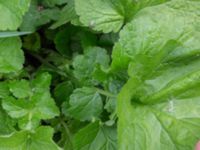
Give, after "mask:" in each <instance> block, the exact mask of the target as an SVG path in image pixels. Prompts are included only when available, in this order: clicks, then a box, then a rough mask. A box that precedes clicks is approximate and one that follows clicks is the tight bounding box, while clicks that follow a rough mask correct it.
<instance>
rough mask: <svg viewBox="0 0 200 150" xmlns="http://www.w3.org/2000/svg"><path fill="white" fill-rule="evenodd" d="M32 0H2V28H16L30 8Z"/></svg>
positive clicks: (0, 2)
mask: <svg viewBox="0 0 200 150" xmlns="http://www.w3.org/2000/svg"><path fill="white" fill-rule="evenodd" d="M29 5H30V0H9V1H4V0H1V1H0V14H1V18H0V22H1V24H0V30H16V29H17V28H18V27H19V26H20V24H21V23H22V18H23V15H24V14H25V12H26V11H27V10H28V8H29Z"/></svg>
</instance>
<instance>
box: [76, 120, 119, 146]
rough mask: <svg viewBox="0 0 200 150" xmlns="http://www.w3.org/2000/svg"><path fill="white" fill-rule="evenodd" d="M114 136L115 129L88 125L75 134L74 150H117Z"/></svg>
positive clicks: (115, 133) (115, 134)
mask: <svg viewBox="0 0 200 150" xmlns="http://www.w3.org/2000/svg"><path fill="white" fill-rule="evenodd" d="M116 136H117V132H116V128H114V127H107V126H105V125H100V124H99V122H95V123H90V124H89V125H87V126H86V127H84V128H82V129H81V130H80V131H78V132H77V133H76V134H75V136H74V139H73V143H74V150H94V149H95V150H117V138H116Z"/></svg>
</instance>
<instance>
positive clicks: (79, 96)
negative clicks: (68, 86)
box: [67, 87, 103, 121]
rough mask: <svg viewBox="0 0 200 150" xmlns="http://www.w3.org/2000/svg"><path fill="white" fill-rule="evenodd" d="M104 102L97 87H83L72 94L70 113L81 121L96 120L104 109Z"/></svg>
mask: <svg viewBox="0 0 200 150" xmlns="http://www.w3.org/2000/svg"><path fill="white" fill-rule="evenodd" d="M102 107H103V102H102V99H101V96H100V94H99V93H98V92H97V90H96V89H95V88H89V87H83V88H79V89H76V90H74V92H73V94H72V95H71V96H70V101H69V108H68V110H67V111H68V113H69V115H70V116H72V117H74V118H76V119H79V120H81V121H85V120H94V119H96V118H98V117H99V115H100V114H101V112H102V110H103V108H102Z"/></svg>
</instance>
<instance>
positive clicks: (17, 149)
mask: <svg viewBox="0 0 200 150" xmlns="http://www.w3.org/2000/svg"><path fill="white" fill-rule="evenodd" d="M52 136H53V129H52V128H50V127H39V128H37V129H36V131H35V132H34V133H30V132H28V131H26V130H22V131H19V132H14V133H12V134H10V135H5V136H0V150H38V149H41V150H45V149H48V150H61V148H59V147H58V146H57V145H56V144H55V143H54V142H53V140H52V139H51V138H52Z"/></svg>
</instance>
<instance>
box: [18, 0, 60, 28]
mask: <svg viewBox="0 0 200 150" xmlns="http://www.w3.org/2000/svg"><path fill="white" fill-rule="evenodd" d="M59 16H60V10H59V9H58V8H57V7H54V8H44V7H43V6H41V5H40V3H39V1H37V0H32V1H31V5H30V8H29V10H28V12H27V13H26V15H25V16H24V19H23V22H22V24H21V26H20V29H21V30H22V31H35V30H37V29H38V27H40V26H41V25H44V24H47V23H49V22H50V21H51V20H54V21H56V20H57V19H58V18H59Z"/></svg>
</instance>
